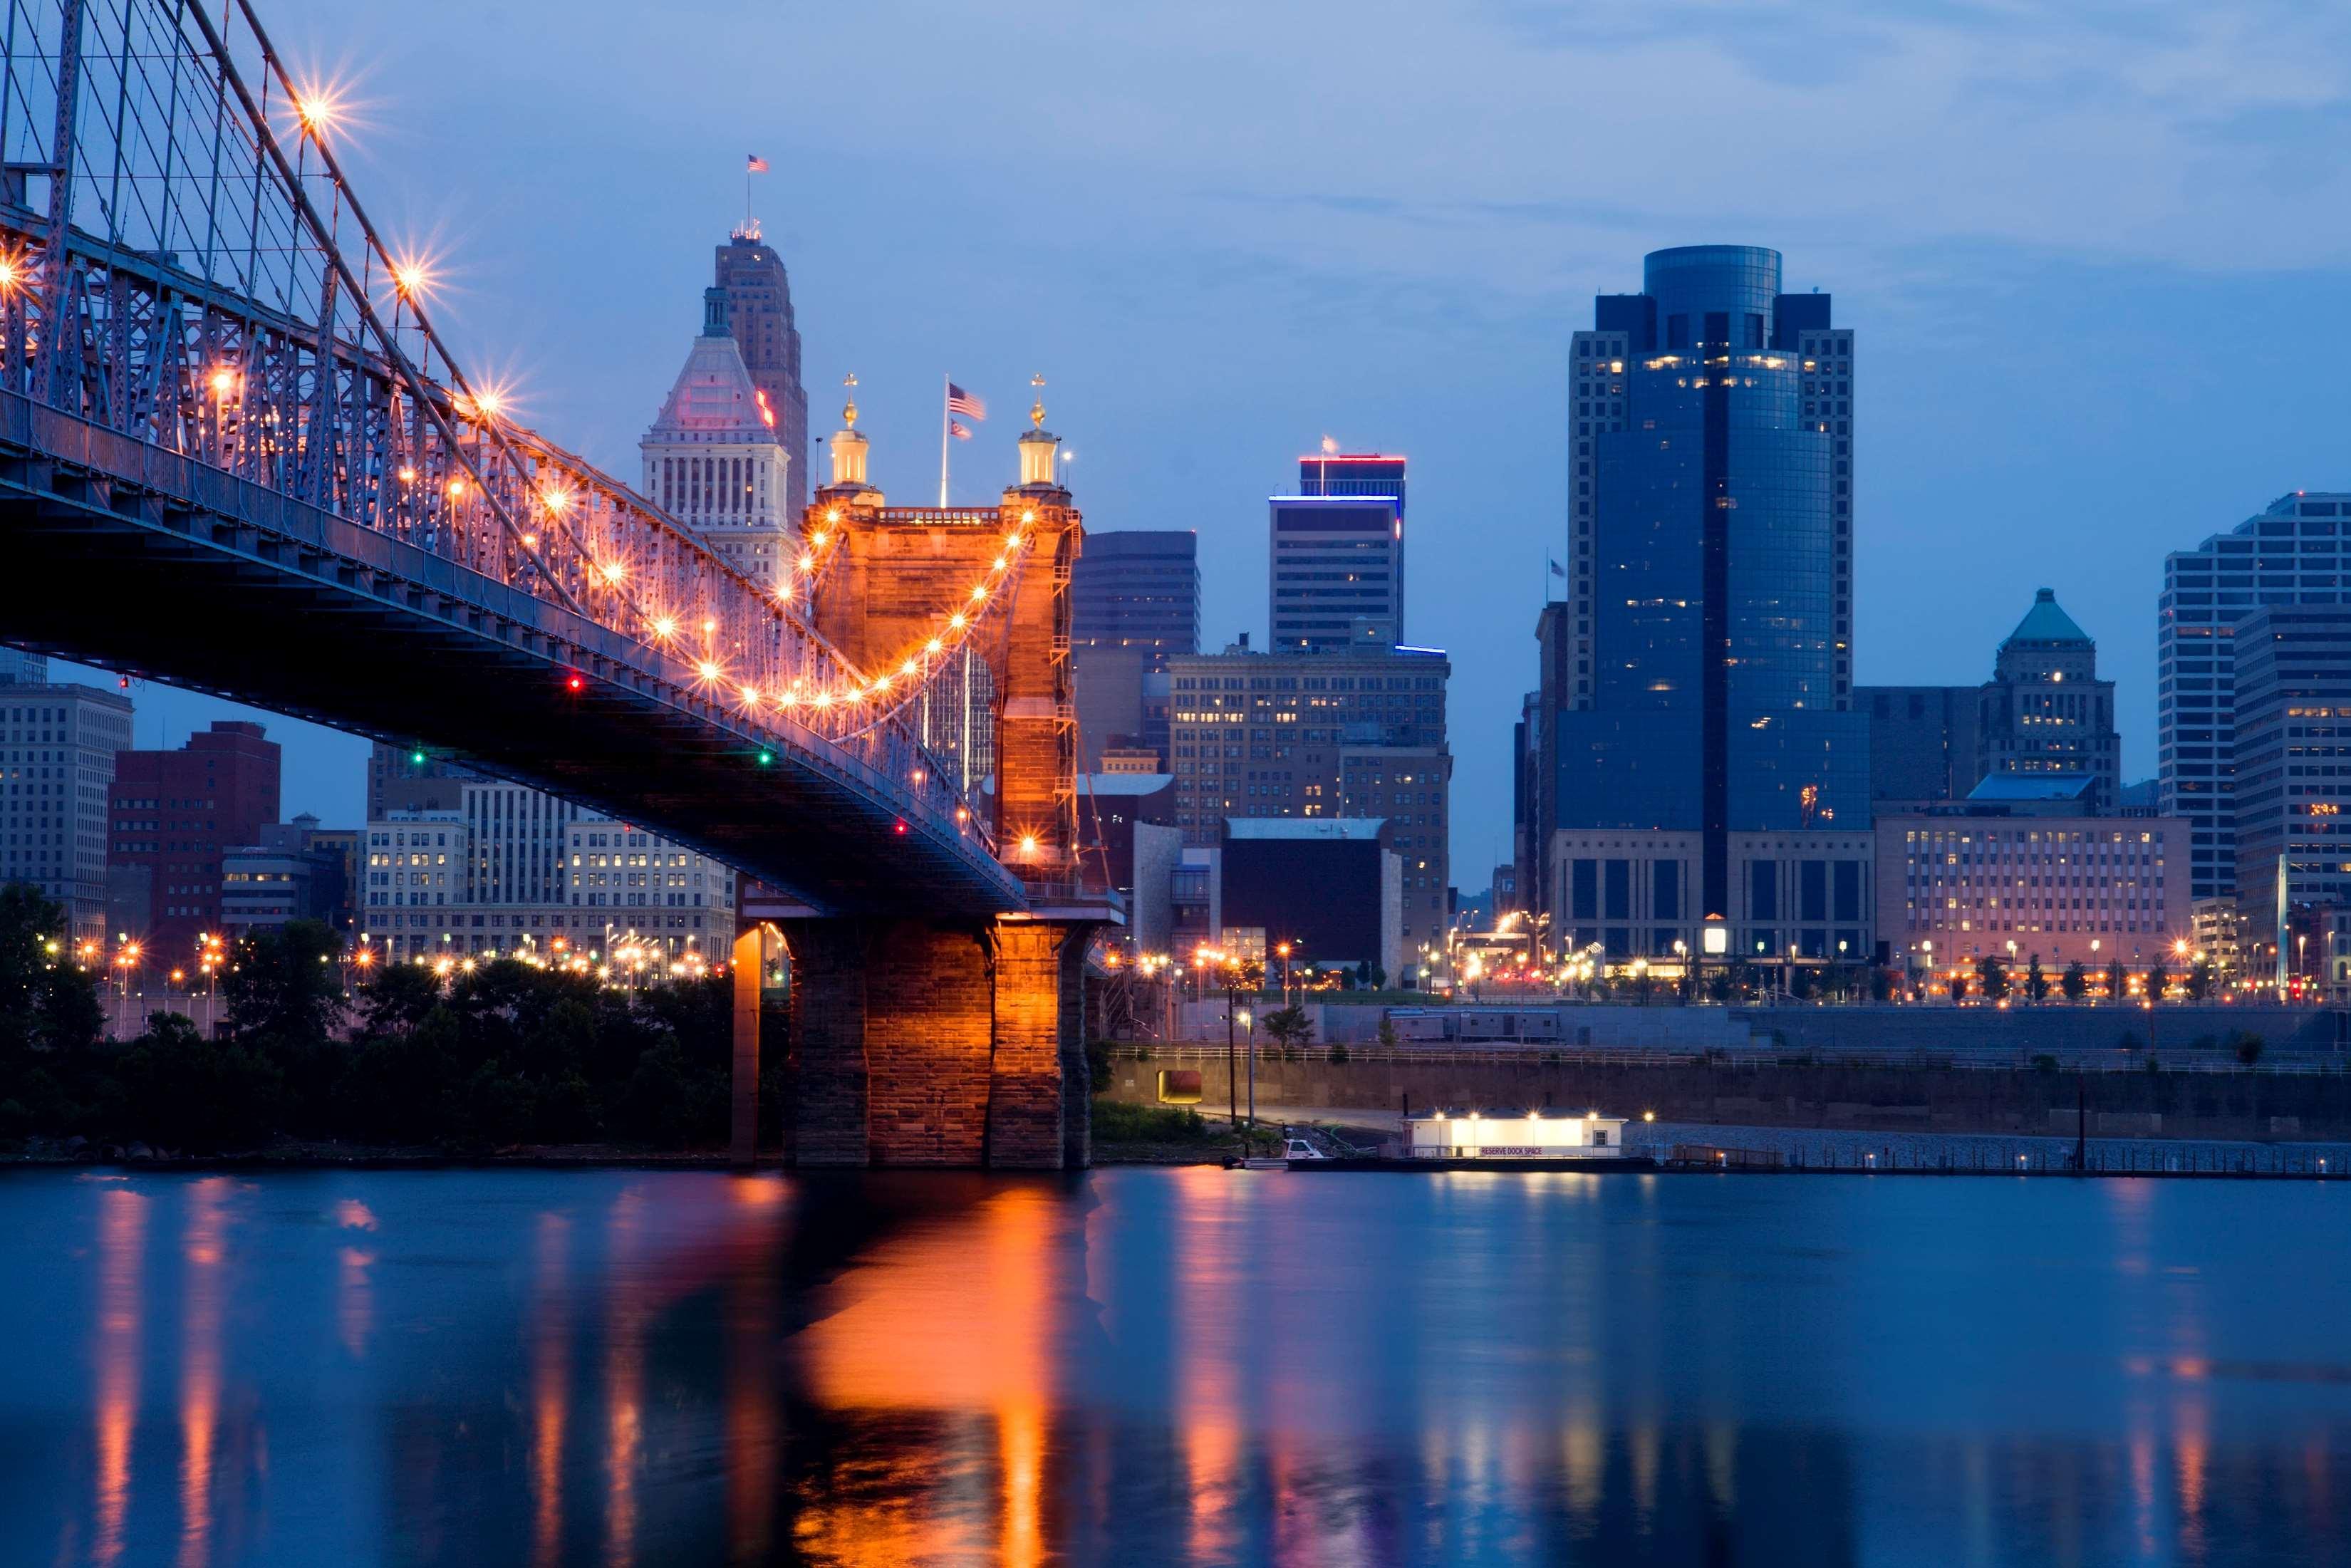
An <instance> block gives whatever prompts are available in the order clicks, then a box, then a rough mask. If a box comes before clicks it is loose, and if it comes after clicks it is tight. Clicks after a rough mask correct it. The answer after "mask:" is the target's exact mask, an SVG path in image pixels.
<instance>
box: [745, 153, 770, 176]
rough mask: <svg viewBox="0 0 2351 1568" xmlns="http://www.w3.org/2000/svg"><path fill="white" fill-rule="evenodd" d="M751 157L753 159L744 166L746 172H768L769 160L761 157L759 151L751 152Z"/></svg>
mask: <svg viewBox="0 0 2351 1568" xmlns="http://www.w3.org/2000/svg"><path fill="white" fill-rule="evenodd" d="M749 157H750V160H751V161H750V162H748V163H746V164H745V165H744V166H743V172H745V173H746V174H764V173H766V172H768V161H767V160H766V159H765V158H762V157H760V156H759V155H758V153H757V152H753V153H751V154H749Z"/></svg>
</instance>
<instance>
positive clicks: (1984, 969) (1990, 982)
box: [1976, 953, 2008, 1002]
mask: <svg viewBox="0 0 2351 1568" xmlns="http://www.w3.org/2000/svg"><path fill="white" fill-rule="evenodd" d="M1976 988H1977V989H1978V990H1980V991H1981V992H1982V993H1983V998H1984V1000H1986V1001H1988V1002H1997V1001H2001V1000H2003V999H2005V998H2007V996H2008V966H2007V965H2005V964H2003V963H2001V961H2000V960H1999V959H1998V958H1996V957H1994V956H1992V955H1991V954H1990V953H1987V954H1985V955H1984V956H1982V957H1980V958H1979V959H1977V960H1976Z"/></svg>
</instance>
